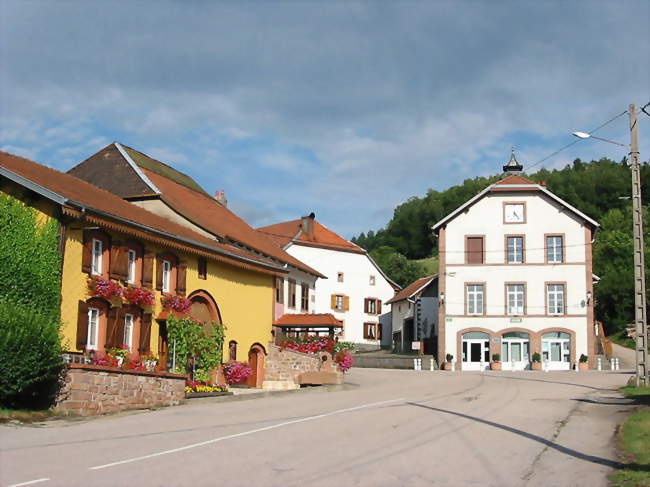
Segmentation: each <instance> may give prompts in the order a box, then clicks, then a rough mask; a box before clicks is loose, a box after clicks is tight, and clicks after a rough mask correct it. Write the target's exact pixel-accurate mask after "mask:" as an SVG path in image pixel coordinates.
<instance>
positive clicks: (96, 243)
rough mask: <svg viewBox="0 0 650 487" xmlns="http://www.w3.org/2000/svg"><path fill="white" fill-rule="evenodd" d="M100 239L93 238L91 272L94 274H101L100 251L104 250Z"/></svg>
mask: <svg viewBox="0 0 650 487" xmlns="http://www.w3.org/2000/svg"><path fill="white" fill-rule="evenodd" d="M103 247H104V246H103V244H102V241H101V240H99V239H96V238H93V255H92V267H91V273H92V274H94V275H96V276H101V274H102V253H103V251H104V248H103Z"/></svg>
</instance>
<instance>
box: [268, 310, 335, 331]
mask: <svg viewBox="0 0 650 487" xmlns="http://www.w3.org/2000/svg"><path fill="white" fill-rule="evenodd" d="M273 325H274V326H292V327H293V326H333V327H341V328H343V322H342V321H341V320H337V319H336V318H334V315H332V314H330V313H323V314H285V315H282V316H280V318H278V319H277V320H275V321H274V322H273Z"/></svg>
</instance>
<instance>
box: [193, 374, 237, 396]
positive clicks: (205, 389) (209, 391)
mask: <svg viewBox="0 0 650 487" xmlns="http://www.w3.org/2000/svg"><path fill="white" fill-rule="evenodd" d="M215 396H232V392H228V388H227V387H226V386H217V385H212V384H209V383H205V382H199V381H195V380H190V379H187V380H186V381H185V397H186V398H187V399H192V398H198V397H215Z"/></svg>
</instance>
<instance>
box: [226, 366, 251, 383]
mask: <svg viewBox="0 0 650 487" xmlns="http://www.w3.org/2000/svg"><path fill="white" fill-rule="evenodd" d="M252 374H253V369H251V368H250V367H249V366H248V365H247V364H245V363H243V362H226V363H225V364H223V375H224V377H225V378H226V382H227V383H228V384H241V383H243V382H246V379H248V378H249V377H250V376H251V375H252Z"/></svg>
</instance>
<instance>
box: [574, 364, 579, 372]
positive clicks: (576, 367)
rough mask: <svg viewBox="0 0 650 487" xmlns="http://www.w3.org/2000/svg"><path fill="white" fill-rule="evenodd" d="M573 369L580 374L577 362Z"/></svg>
mask: <svg viewBox="0 0 650 487" xmlns="http://www.w3.org/2000/svg"><path fill="white" fill-rule="evenodd" d="M573 369H574V370H575V371H576V372H580V367H579V366H578V362H576V363H575V364H573Z"/></svg>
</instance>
